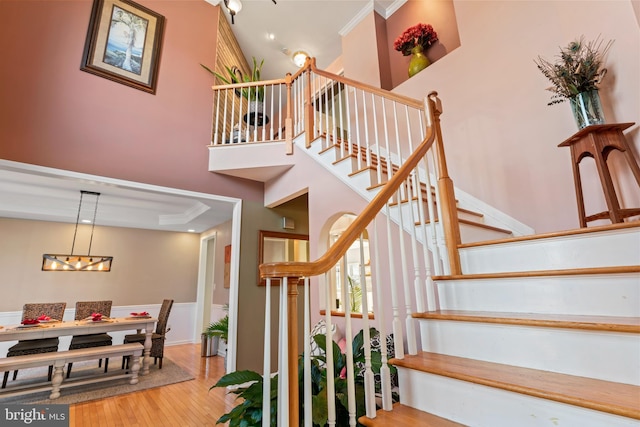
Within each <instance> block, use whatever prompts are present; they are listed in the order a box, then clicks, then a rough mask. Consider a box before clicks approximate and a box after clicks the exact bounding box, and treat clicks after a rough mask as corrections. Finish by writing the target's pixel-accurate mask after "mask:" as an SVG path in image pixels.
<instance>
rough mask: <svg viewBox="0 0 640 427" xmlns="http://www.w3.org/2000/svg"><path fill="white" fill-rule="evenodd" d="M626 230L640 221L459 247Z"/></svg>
mask: <svg viewBox="0 0 640 427" xmlns="http://www.w3.org/2000/svg"><path fill="white" fill-rule="evenodd" d="M626 228H640V220H636V221H628V222H621V223H616V224H607V225H598V226H592V227H583V228H576V229H573V230H563V231H553V232H549V233H541V234H531V235H527V236H514V237H507V238H504V239H496V240H486V241H482V242H469V243H463V244H461V245H459V246H458V247H459V248H471V247H475V246H488V245H499V244H506V243H513V242H526V241H532V240H542V239H549V238H555V237H566V236H575V235H579V234H589V233H595V232H602V231H605V232H606V231H611V230H621V229H626Z"/></svg>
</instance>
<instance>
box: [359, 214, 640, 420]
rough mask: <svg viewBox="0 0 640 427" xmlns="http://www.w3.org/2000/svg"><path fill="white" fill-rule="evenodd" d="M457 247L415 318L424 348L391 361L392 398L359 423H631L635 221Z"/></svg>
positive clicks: (639, 236) (639, 336) (635, 386)
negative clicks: (455, 267) (425, 308)
mask: <svg viewBox="0 0 640 427" xmlns="http://www.w3.org/2000/svg"><path fill="white" fill-rule="evenodd" d="M460 250H461V257H462V258H463V259H464V260H465V262H464V263H463V269H464V270H465V271H464V273H463V274H462V275H459V276H439V277H434V281H435V282H436V283H437V287H438V296H439V301H440V307H439V309H438V310H435V311H429V312H424V313H415V314H414V316H413V317H414V318H416V319H418V320H419V322H420V333H421V336H422V351H421V352H419V353H418V354H417V355H414V356H410V355H409V356H405V357H404V358H403V359H401V360H400V359H396V360H392V361H391V363H392V364H393V365H395V366H397V367H398V371H399V382H400V398H401V404H400V405H397V406H396V407H394V409H393V411H391V412H389V413H384V412H383V411H378V412H377V414H381V412H382V416H376V418H373V419H368V418H362V419H360V422H361V423H362V424H364V425H365V426H380V425H411V426H435V425H449V424H437V423H433V422H431V421H428V418H426V416H427V415H426V413H429V414H431V415H436V416H438V417H441V418H444V419H446V420H449V421H453V422H455V423H459V424H451V425H468V426H490V427H499V426H505V427H507V426H508V427H511V426H518V427H520V426H522V427H527V426H543V425H559V426H579V427H583V426H584V427H589V426H594V427H595V426H638V425H640V421H638V420H640V223H638V222H635V223H629V224H618V225H612V226H604V227H594V228H593V229H580V230H574V231H569V232H565V233H552V234H547V235H537V236H531V237H522V238H512V239H503V240H496V241H492V242H485V243H478V244H473V245H461V247H460ZM549 253H552V254H553V255H551V256H550V255H549ZM504 254H508V256H504ZM546 258H551V259H546ZM511 259H516V260H518V261H519V262H518V263H517V264H516V268H517V269H518V271H514V264H513V263H511ZM485 260H491V261H490V262H491V265H490V266H489V267H488V268H487V267H486V266H485V263H484V261H485ZM597 260H600V262H599V263H598V261H597ZM549 261H551V262H549ZM545 265H546V266H547V268H548V269H545ZM487 269H491V270H492V272H488V271H487ZM398 409H402V411H401V412H399V413H398V417H399V418H398V419H397V420H400V419H402V420H403V421H396V419H395V418H394V417H395V416H394V413H395V412H396V410H398ZM405 411H406V412H408V413H409V415H408V414H406V413H405Z"/></svg>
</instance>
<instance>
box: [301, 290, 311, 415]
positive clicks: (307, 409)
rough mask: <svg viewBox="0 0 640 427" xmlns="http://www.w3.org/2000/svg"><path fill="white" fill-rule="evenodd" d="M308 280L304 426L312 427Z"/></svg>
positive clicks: (307, 294)
mask: <svg viewBox="0 0 640 427" xmlns="http://www.w3.org/2000/svg"><path fill="white" fill-rule="evenodd" d="M310 299H311V295H310V294H309V278H308V277H305V278H304V348H303V351H304V362H303V363H304V426H305V427H312V425H313V423H312V421H313V415H312V411H311V409H312V408H311V345H310V342H311V306H310V302H309V300H310Z"/></svg>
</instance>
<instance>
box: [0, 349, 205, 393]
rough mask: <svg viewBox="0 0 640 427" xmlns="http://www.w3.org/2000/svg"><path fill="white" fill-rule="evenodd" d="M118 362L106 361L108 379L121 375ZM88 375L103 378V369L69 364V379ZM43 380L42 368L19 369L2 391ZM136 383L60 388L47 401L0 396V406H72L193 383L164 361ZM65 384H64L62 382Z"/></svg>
mask: <svg viewBox="0 0 640 427" xmlns="http://www.w3.org/2000/svg"><path fill="white" fill-rule="evenodd" d="M120 360H121V359H116V360H111V361H110V362H111V363H110V364H109V374H110V375H113V374H121V373H123V372H122V369H120ZM113 365H116V366H113ZM65 375H66V367H65ZM88 375H103V368H98V363H97V362H96V361H87V362H81V363H74V364H73V369H72V371H71V378H81V377H84V376H88ZM46 377H47V368H46V367H42V368H31V369H21V370H20V371H19V372H18V379H17V380H16V381H11V375H10V376H9V383H8V384H7V388H6V389H5V390H7V391H8V390H11V389H12V388H13V387H16V386H20V385H26V384H33V383H35V382H41V381H42V379H43V378H44V379H46ZM138 379H139V381H138V384H133V385H132V384H129V378H121V379H115V380H113V381H106V382H102V383H97V384H88V385H79V386H77V387H69V388H64V389H62V390H61V395H60V397H59V398H57V399H53V400H50V399H49V394H50V392H49V391H47V392H37V393H33V394H27V395H22V396H13V397H2V394H1V393H0V404H3V403H16V404H21V403H37V404H73V403H80V402H88V401H90V400H97V399H104V398H105V397H112V396H118V395H121V394H126V393H132V392H135V391H140V390H147V389H150V388H155V387H162V386H165V385H169V384H175V383H179V382H182V381H189V380H192V379H194V376H193V375H191V374H190V373H188V372H187V371H185V370H184V369H182V368H181V367H180V366H178V365H176V364H175V363H173V362H172V361H171V360H170V359H168V358H166V357H165V358H164V359H163V362H162V369H158V365H151V367H150V368H149V374H148V375H140V376H138ZM65 381H67V380H66V378H65ZM63 384H64V382H63Z"/></svg>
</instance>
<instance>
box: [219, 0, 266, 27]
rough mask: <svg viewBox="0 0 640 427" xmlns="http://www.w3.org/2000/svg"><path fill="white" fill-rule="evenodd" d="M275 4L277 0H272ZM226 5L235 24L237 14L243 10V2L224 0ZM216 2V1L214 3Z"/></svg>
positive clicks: (232, 22)
mask: <svg viewBox="0 0 640 427" xmlns="http://www.w3.org/2000/svg"><path fill="white" fill-rule="evenodd" d="M271 1H272V2H273V4H277V3H276V0H271ZM223 2H224V6H225V7H226V8H227V10H228V11H229V15H231V24H235V19H234V18H235V16H236V14H237V13H238V12H240V11H241V10H242V2H241V1H240V0H223ZM214 4H215V3H214Z"/></svg>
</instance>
